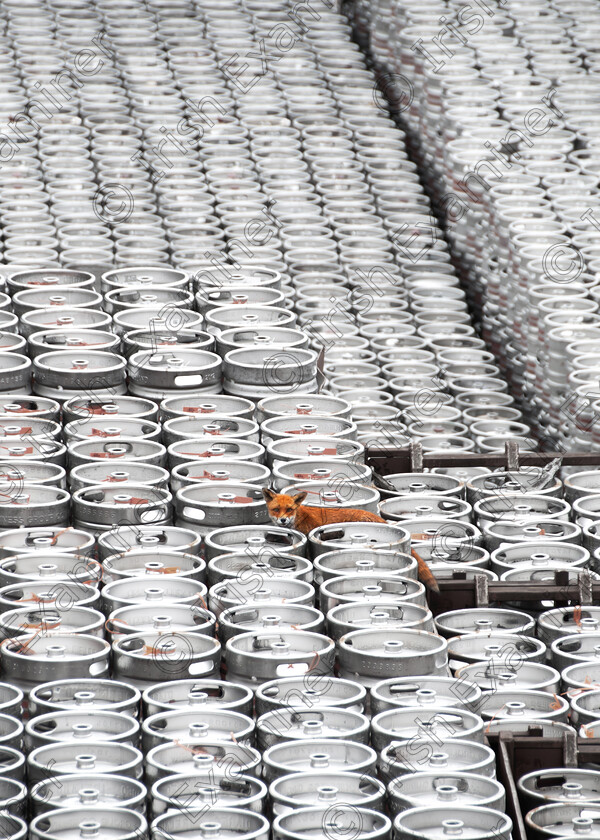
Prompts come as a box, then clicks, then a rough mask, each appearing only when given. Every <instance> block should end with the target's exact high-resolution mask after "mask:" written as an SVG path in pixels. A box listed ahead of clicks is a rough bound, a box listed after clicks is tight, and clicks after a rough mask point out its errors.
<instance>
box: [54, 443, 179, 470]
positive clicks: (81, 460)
mask: <svg viewBox="0 0 600 840" xmlns="http://www.w3.org/2000/svg"><path fill="white" fill-rule="evenodd" d="M106 460H111V461H113V460H114V461H117V462H121V461H125V462H126V463H131V462H132V461H135V462H136V464H140V463H142V464H144V463H145V464H154V465H155V466H159V467H164V466H165V465H166V462H167V450H166V449H165V447H164V446H163V445H162V444H161V443H157V442H156V441H153V440H140V439H139V438H135V437H133V438H119V439H118V440H114V441H109V440H103V439H101V438H99V437H91V438H89V439H88V440H75V441H70V442H69V449H68V462H69V467H70V468H73V467H78V466H81V465H82V464H90V463H94V462H98V461H100V462H104V461H106ZM115 466H116V464H115Z"/></svg>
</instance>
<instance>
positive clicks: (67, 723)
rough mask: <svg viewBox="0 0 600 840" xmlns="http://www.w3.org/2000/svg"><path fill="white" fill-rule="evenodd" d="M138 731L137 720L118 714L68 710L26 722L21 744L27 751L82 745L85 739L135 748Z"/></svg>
mask: <svg viewBox="0 0 600 840" xmlns="http://www.w3.org/2000/svg"><path fill="white" fill-rule="evenodd" d="M139 732H140V725H139V723H138V722H137V720H136V719H135V718H132V717H129V716H128V715H121V714H120V713H119V712H107V711H104V710H103V711H99V710H98V709H95V710H94V711H92V712H90V711H88V712H86V711H80V710H76V709H69V710H68V711H62V712H49V713H48V714H45V715H38V716H37V717H35V718H33V720H30V721H29V722H28V723H27V725H26V727H25V743H26V746H27V749H28V751H29V750H32V749H35V748H36V747H41V746H42V745H43V744H47V743H56V742H61V743H63V742H65V741H75V742H76V743H85V741H86V739H88V740H90V741H116V742H118V743H124V744H132V745H133V746H137V743H138V740H139Z"/></svg>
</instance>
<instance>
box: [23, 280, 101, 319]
mask: <svg viewBox="0 0 600 840" xmlns="http://www.w3.org/2000/svg"><path fill="white" fill-rule="evenodd" d="M12 307H13V312H14V313H15V315H17V316H18V317H19V318H23V316H24V315H26V314H28V313H31V312H38V311H40V310H46V309H50V310H51V311H52V312H54V314H55V316H56V317H58V316H57V313H58V315H61V314H66V313H67V312H71V310H73V309H101V307H102V295H100V294H98V292H94V291H93V290H92V289H77V288H74V287H72V286H53V287H51V288H48V289H24V290H22V291H20V292H16V293H15V294H14V295H13V298H12Z"/></svg>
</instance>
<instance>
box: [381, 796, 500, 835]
mask: <svg viewBox="0 0 600 840" xmlns="http://www.w3.org/2000/svg"><path fill="white" fill-rule="evenodd" d="M512 828H513V824H512V821H511V820H510V819H509V817H507V816H505V815H504V814H503V813H502V812H501V811H496V810H494V809H493V808H484V807H481V806H477V805H460V806H459V805H456V806H454V805H448V804H446V805H443V806H439V805H438V806H436V807H427V806H424V807H419V808H410V809H409V810H408V811H404V812H403V813H401V814H399V815H398V816H397V817H396V818H395V820H394V832H395V834H394V837H395V838H396V840H413V838H414V839H415V840H416V839H417V838H419V840H430V838H431V840H434V838H435V837H439V836H440V830H441V831H442V832H443V833H446V834H452V833H456V832H458V831H461V832H462V833H463V834H464V833H465V832H467V834H472V836H473V838H476V840H492V838H496V840H511V837H512ZM441 836H443V834H442V835H441Z"/></svg>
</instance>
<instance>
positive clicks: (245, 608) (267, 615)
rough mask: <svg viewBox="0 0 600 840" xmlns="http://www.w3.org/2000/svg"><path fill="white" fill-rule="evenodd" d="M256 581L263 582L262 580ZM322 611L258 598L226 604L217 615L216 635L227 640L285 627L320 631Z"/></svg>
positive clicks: (322, 620) (314, 631)
mask: <svg viewBox="0 0 600 840" xmlns="http://www.w3.org/2000/svg"><path fill="white" fill-rule="evenodd" d="M259 582H261V583H262V581H260V579H259ZM324 624H325V620H324V617H323V613H322V612H320V611H319V610H317V609H315V607H312V606H309V605H308V604H296V603H291V604H289V603H282V602H281V601H277V600H274V601H269V600H267V601H259V600H255V601H254V602H252V603H250V604H239V605H237V606H234V607H229V608H228V609H226V610H223V612H222V613H221V614H220V615H219V638H220V640H221V642H223V643H226V642H227V641H229V639H231V638H233V637H234V636H239V635H241V634H242V633H250V632H254V633H261V632H266V631H267V630H269V631H272V632H277V631H281V632H284V631H286V630H302V631H303V632H312V633H322V632H323V629H324Z"/></svg>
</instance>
